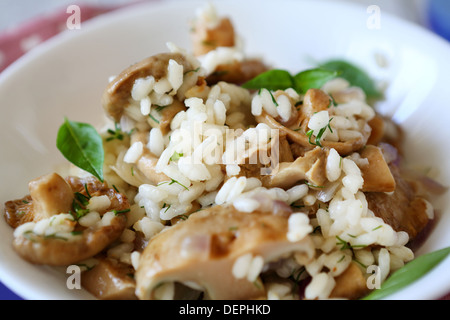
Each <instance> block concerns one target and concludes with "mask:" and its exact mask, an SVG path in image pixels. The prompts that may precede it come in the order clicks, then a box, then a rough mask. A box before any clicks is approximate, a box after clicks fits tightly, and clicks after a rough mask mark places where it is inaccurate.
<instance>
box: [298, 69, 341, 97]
mask: <svg viewBox="0 0 450 320" xmlns="http://www.w3.org/2000/svg"><path fill="white" fill-rule="evenodd" d="M338 75H339V72H338V71H332V70H327V69H321V68H317V69H310V70H306V71H302V72H300V73H298V74H296V75H295V76H294V83H295V89H296V90H297V92H300V93H306V91H308V90H309V89H320V88H321V87H322V86H323V85H324V84H325V83H327V82H328V81H330V80H331V79H334V78H336V77H337V76H338Z"/></svg>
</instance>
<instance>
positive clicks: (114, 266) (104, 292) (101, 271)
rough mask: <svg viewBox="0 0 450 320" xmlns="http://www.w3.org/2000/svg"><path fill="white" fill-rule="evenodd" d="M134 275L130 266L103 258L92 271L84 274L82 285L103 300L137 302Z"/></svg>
mask: <svg viewBox="0 0 450 320" xmlns="http://www.w3.org/2000/svg"><path fill="white" fill-rule="evenodd" d="M133 273H134V269H133V267H131V266H130V265H126V264H123V263H121V262H118V261H117V260H114V259H108V258H101V259H100V261H99V263H98V264H96V265H95V266H94V267H93V268H92V269H90V270H87V271H85V272H83V274H82V276H81V285H82V286H83V288H85V289H86V290H87V291H89V292H90V293H92V294H93V295H94V296H95V297H97V298H98V299H101V300H136V299H137V297H136V294H135V293H134V291H135V289H136V282H135V281H134V279H133V277H132V275H133Z"/></svg>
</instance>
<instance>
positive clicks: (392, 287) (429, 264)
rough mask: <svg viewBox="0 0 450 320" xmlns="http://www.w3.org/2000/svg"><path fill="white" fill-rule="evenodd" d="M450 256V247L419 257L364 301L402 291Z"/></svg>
mask: <svg viewBox="0 0 450 320" xmlns="http://www.w3.org/2000/svg"><path fill="white" fill-rule="evenodd" d="M449 254H450V247H447V248H444V249H441V250H437V251H434V252H430V253H428V254H424V255H422V256H419V257H417V258H416V259H414V260H412V261H411V262H409V263H407V264H406V265H405V266H404V267H403V268H401V269H399V270H397V271H395V272H394V273H393V274H392V275H391V276H390V277H389V278H388V279H387V280H386V281H385V282H384V283H383V284H382V285H381V288H380V289H376V290H374V291H372V292H371V293H370V294H369V295H368V296H366V297H364V298H363V300H377V299H382V298H384V297H386V296H388V295H390V294H392V293H394V292H395V291H397V290H400V289H402V288H404V287H406V286H407V285H409V284H411V283H413V282H414V281H416V280H418V279H419V278H420V277H422V276H423V275H425V274H426V273H427V272H428V271H430V270H431V269H433V268H434V267H435V266H436V265H438V264H439V263H440V262H441V261H442V260H444V259H445V258H446V257H447V256H448V255H449Z"/></svg>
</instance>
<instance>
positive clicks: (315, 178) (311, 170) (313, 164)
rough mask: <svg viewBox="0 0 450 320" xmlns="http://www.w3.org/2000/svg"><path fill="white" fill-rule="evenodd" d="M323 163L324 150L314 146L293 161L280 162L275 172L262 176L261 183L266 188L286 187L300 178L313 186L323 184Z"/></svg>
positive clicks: (325, 179)
mask: <svg viewBox="0 0 450 320" xmlns="http://www.w3.org/2000/svg"><path fill="white" fill-rule="evenodd" d="M325 165H326V154H325V151H324V150H323V149H322V148H319V147H316V148H315V149H313V150H311V151H308V152H306V153H305V155H304V156H303V157H298V158H297V159H295V161H293V162H282V163H280V165H279V167H278V170H277V171H276V172H275V173H273V174H271V175H267V176H264V177H262V180H263V185H264V186H265V187H268V188H274V187H280V188H284V189H287V188H290V187H292V186H294V185H295V184H296V183H297V182H299V181H301V180H308V181H309V183H310V184H311V185H313V186H323V185H324V183H325V182H326V181H327V178H326V176H325Z"/></svg>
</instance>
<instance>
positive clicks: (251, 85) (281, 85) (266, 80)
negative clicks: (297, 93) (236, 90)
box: [242, 69, 294, 90]
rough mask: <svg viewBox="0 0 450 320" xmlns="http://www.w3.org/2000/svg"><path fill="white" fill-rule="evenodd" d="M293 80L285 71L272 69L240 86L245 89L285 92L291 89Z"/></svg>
mask: <svg viewBox="0 0 450 320" xmlns="http://www.w3.org/2000/svg"><path fill="white" fill-rule="evenodd" d="M293 85H294V79H293V78H292V76H291V74H290V73H289V72H288V71H286V70H280V69H272V70H269V71H266V72H263V73H261V74H260V75H257V76H256V77H254V78H253V79H251V80H249V81H247V82H246V83H244V84H243V85H242V87H244V88H246V89H256V90H258V89H263V88H264V89H268V90H285V89H287V88H292V87H293Z"/></svg>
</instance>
